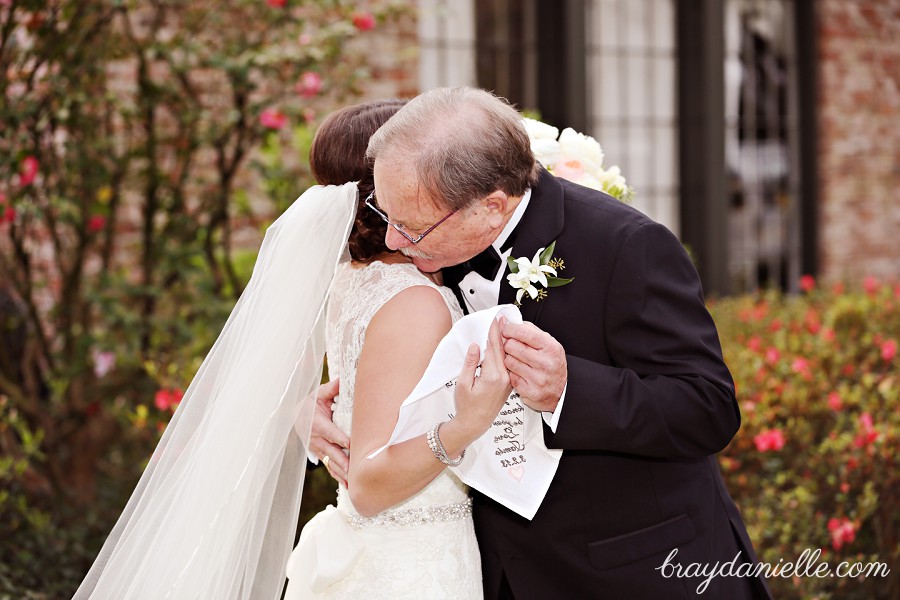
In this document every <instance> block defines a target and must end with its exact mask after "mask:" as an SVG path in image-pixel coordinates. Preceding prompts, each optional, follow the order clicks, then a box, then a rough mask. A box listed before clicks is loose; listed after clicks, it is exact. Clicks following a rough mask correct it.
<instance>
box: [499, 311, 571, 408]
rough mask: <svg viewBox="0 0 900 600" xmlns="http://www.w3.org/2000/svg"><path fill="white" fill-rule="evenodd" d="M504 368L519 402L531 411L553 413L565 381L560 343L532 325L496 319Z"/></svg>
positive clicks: (562, 351) (565, 367)
mask: <svg viewBox="0 0 900 600" xmlns="http://www.w3.org/2000/svg"><path fill="white" fill-rule="evenodd" d="M500 325H501V333H502V334H503V339H504V343H503V347H504V350H506V361H505V364H506V368H507V369H509V379H510V381H511V382H512V386H513V387H514V388H515V390H516V391H517V392H519V395H520V396H521V397H522V401H523V402H524V403H525V404H526V405H527V406H528V407H529V408H532V409H534V410H539V411H543V412H553V411H555V410H556V405H557V404H558V403H559V398H560V396H562V393H563V390H564V389H565V387H566V380H567V378H568V367H567V365H566V352H565V350H563V347H562V344H560V343H559V342H557V341H556V339H555V338H554V337H553V336H552V335H550V334H549V333H547V332H546V331H542V330H541V329H539V328H538V327H537V326H536V325H534V324H533V323H528V322H525V323H510V322H509V321H508V320H507V319H506V318H505V317H501V319H500Z"/></svg>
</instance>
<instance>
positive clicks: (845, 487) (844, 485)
mask: <svg viewBox="0 0 900 600" xmlns="http://www.w3.org/2000/svg"><path fill="white" fill-rule="evenodd" d="M849 491H850V484H849V483H847V482H846V481H845V482H843V483H842V484H841V492H842V493H844V494H846V493H847V492H849Z"/></svg>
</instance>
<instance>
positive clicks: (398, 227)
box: [366, 191, 456, 244]
mask: <svg viewBox="0 0 900 600" xmlns="http://www.w3.org/2000/svg"><path fill="white" fill-rule="evenodd" d="M375 202H376V198H375V192H374V191H373V192H372V193H371V194H369V196H368V197H367V198H366V206H368V207H369V208H371V209H372V210H374V211H375V214H377V215H378V216H379V217H381V218H382V219H384V222H385V223H387V224H388V225H390V226H391V227H393V228H394V229H395V230H396V231H397V233H399V234H400V235H402V236H403V237H405V238H406V239H408V240H409V241H410V242H412V243H413V244H418V243H419V242H421V241H422V238H424V237H425V236H426V235H428V234H429V233H431V232H432V231H434V229H435V227H437V226H438V225H440V224H441V223H443V222H444V221H446V220H447V219H449V218H450V217H451V216H453V213H455V212H456V211H455V210H451V211H450V212H449V213H447V215H446V216H445V217H444V218H443V219H441V220H440V221H438V222H437V223H435V224H434V225H432V226H431V227H429V228H428V229H426V230H425V231H423V232H422V233H421V235H419V237H415V238H414V237H413V236H411V235H409V234H408V233H406V230H405V228H404V227H403V225H399V224H397V223H392V222H391V220H390V219H388V216H387V215H386V214H384V213H383V212H381V209H380V208H378V206H377V205H376V204H375Z"/></svg>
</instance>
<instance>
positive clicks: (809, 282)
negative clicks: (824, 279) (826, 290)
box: [800, 275, 816, 292]
mask: <svg viewBox="0 0 900 600" xmlns="http://www.w3.org/2000/svg"><path fill="white" fill-rule="evenodd" d="M800 289H801V290H803V291H804V292H811V291H813V290H814V289H816V278H815V277H813V276H812V275H804V276H803V277H801V278H800Z"/></svg>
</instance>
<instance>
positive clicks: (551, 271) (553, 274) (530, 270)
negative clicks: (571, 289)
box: [506, 242, 574, 306]
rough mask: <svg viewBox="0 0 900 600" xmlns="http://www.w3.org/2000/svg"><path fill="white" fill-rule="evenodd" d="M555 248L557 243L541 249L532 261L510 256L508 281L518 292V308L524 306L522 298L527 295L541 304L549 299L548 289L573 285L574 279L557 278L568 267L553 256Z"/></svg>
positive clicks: (508, 259) (561, 260)
mask: <svg viewBox="0 0 900 600" xmlns="http://www.w3.org/2000/svg"><path fill="white" fill-rule="evenodd" d="M554 248H556V242H553V243H552V244H550V245H549V246H548V247H546V248H541V249H539V250H538V251H537V252H535V254H534V258H532V259H531V260H528V259H527V258H525V257H524V256H523V257H521V258H513V257H512V256H510V257H509V258H507V259H506V261H507V263H508V264H509V270H510V274H509V275H507V276H506V280H507V281H509V285H511V286H513V287H514V288H515V289H516V290H518V291H517V292H516V305H517V306H518V305H521V304H522V297H523V296H524V295H525V294H528V296H529V297H530V298H531V299H532V300H534V301H535V302H540V301H541V300H543V299H544V298H546V297H547V289H548V288H554V287H559V286H561V285H566V284H568V283H572V280H573V279H574V277H572V278H569V279H564V278H562V277H557V274H558V272H559V271H562V270H563V269H565V268H566V265H565V262H564V261H563V259H561V258H559V257H554V256H553V249H554ZM538 283H539V284H540V285H541V286H543V287H541V288H538V287H537V286H536V285H535V284H538Z"/></svg>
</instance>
